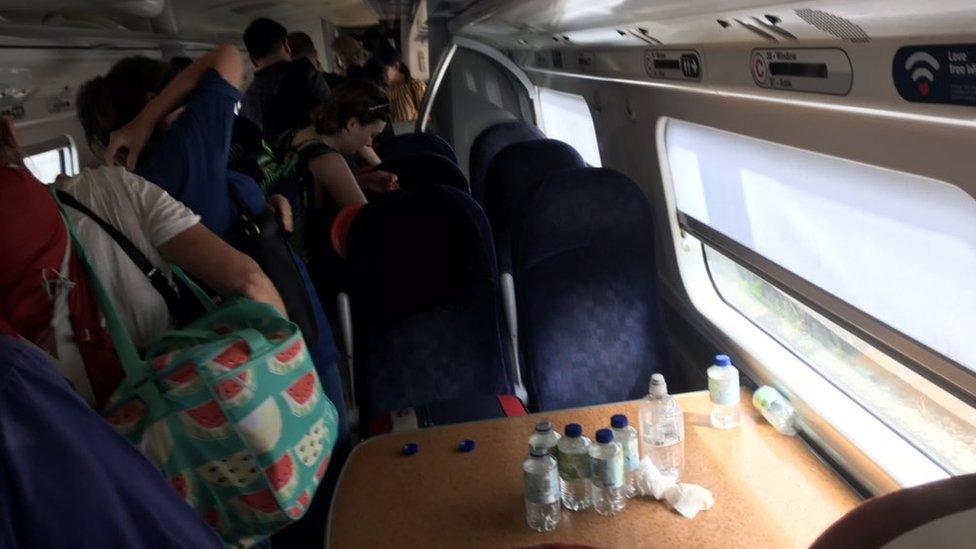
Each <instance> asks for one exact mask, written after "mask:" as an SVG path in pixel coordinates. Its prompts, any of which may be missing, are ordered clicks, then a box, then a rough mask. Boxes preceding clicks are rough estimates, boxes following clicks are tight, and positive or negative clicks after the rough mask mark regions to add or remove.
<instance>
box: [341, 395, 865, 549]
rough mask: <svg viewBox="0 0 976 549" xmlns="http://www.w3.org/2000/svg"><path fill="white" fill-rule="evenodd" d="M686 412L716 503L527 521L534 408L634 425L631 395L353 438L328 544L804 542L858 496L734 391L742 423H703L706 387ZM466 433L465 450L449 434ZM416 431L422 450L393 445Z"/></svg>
mask: <svg viewBox="0 0 976 549" xmlns="http://www.w3.org/2000/svg"><path fill="white" fill-rule="evenodd" d="M678 401H679V403H680V405H681V407H682V409H683V410H684V412H685V474H684V478H683V479H682V481H683V482H690V483H694V484H700V485H702V486H704V487H705V488H708V489H709V490H711V491H712V493H713V495H714V496H715V507H713V508H712V509H711V510H710V511H703V512H702V513H700V514H699V515H698V516H697V517H695V518H694V519H693V520H688V519H686V518H684V517H682V516H681V515H678V514H677V513H675V512H672V511H670V510H669V509H668V508H667V507H666V505H665V503H664V502H663V501H660V502H659V501H654V500H653V499H650V498H648V499H643V498H640V499H631V500H628V502H627V508H626V509H625V510H624V512H623V513H621V514H619V515H617V516H615V517H603V516H600V515H598V514H597V513H596V512H594V511H592V510H588V511H585V512H579V513H574V512H570V511H567V510H565V509H563V519H562V522H560V524H559V526H558V527H557V528H556V530H555V531H554V532H549V533H538V532H535V531H533V530H531V529H530V528H529V527H528V526H527V525H526V523H525V508H524V504H523V501H522V491H523V486H522V470H521V465H522V460H523V459H524V458H525V457H526V454H527V448H528V436H529V434H531V432H532V430H533V426H534V425H535V423H536V422H537V421H539V420H540V419H543V418H546V419H550V420H552V422H553V423H554V424H555V425H556V426H557V428H558V429H559V430H560V431H562V428H563V426H565V424H567V423H573V422H576V423H580V424H582V425H583V429H584V433H585V434H586V436H588V437H591V438H592V437H593V435H594V432H595V430H596V429H597V428H601V427H604V426H607V425H608V424H609V422H610V416H611V415H612V414H615V413H625V414H627V416H628V418H629V419H630V420H631V422H632V424H634V425H635V426H636V423H637V421H636V420H637V409H638V403H637V402H625V403H620V404H610V405H602V406H594V407H588V408H579V409H573V410H562V411H558V412H547V413H543V414H534V415H530V416H527V417H519V418H506V419H497V420H488V421H480V422H475V423H467V424H460V425H449V426H445V427H438V428H432V429H423V430H419V431H410V432H406V433H394V434H388V435H383V436H380V437H377V438H373V439H370V440H368V441H366V442H364V443H363V444H361V445H359V446H358V447H357V448H356V449H355V451H354V452H353V454H352V456H351V457H350V458H349V461H348V462H347V463H346V466H345V470H344V471H343V473H342V476H341V478H340V481H339V486H338V488H337V490H336V493H335V496H334V499H333V505H332V514H331V517H330V529H329V531H330V538H329V542H330V547H333V548H336V549H345V548H358V547H370V548H372V547H377V548H388V549H393V548H399V547H519V546H525V545H535V544H541V543H552V542H563V543H581V544H588V545H593V546H596V547H608V548H609V547H614V548H616V547H657V546H660V547H670V548H676V549H677V548H684V547H696V548H698V547H722V548H727V547H748V548H750V549H753V548H756V547H770V548H782V547H806V546H809V544H810V543H811V542H812V541H813V540H814V539H816V537H817V536H818V535H819V534H820V533H821V532H822V531H823V530H824V529H826V528H827V527H828V526H829V525H830V524H832V523H833V522H834V521H835V520H837V519H838V518H840V517H841V516H842V515H843V514H844V513H846V512H847V511H848V510H850V509H851V508H853V507H854V506H855V505H857V503H858V502H859V498H858V496H857V495H856V494H855V493H854V492H853V491H852V490H851V489H850V488H849V487H848V486H847V485H846V484H845V483H844V482H843V481H842V480H840V479H839V477H837V476H836V474H835V473H834V472H833V471H831V470H830V469H829V468H827V467H826V466H824V465H823V463H822V462H821V461H819V460H818V459H817V457H816V456H814V455H813V454H812V453H811V452H810V451H809V449H808V448H807V447H806V445H804V443H803V442H802V441H801V440H800V439H798V438H795V437H786V436H783V435H780V434H779V433H777V432H776V431H775V430H774V429H773V428H772V427H771V426H770V425H769V424H767V423H765V421H764V420H763V419H762V417H761V416H759V414H758V413H757V412H755V411H754V410H753V408H752V406H751V405H749V402H750V400H749V394H748V393H746V392H743V398H742V404H741V409H742V414H741V416H742V417H741V421H740V424H739V427H738V428H737V429H734V430H729V431H720V430H717V429H713V428H711V427H710V426H709V425H708V410H709V402H708V394H707V393H705V392H698V393H687V394H684V395H679V396H678ZM464 439H473V440H475V441H476V443H477V447H476V448H475V450H474V451H473V452H471V453H469V454H462V453H460V452H457V451H456V450H455V448H456V446H457V444H458V442H460V441H461V440H464ZM408 442H415V443H417V444H418V445H419V446H420V451H419V452H418V453H417V454H416V455H413V456H403V455H401V454H400V449H401V447H402V446H403V445H404V444H405V443H408Z"/></svg>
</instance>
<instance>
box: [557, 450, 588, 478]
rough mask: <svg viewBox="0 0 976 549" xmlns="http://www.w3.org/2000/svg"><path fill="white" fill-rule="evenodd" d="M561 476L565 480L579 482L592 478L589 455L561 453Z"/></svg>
mask: <svg viewBox="0 0 976 549" xmlns="http://www.w3.org/2000/svg"><path fill="white" fill-rule="evenodd" d="M559 476H561V477H562V478H564V479H565V480H579V479H581V478H590V456H589V454H585V453H582V454H567V453H565V452H560V453H559Z"/></svg>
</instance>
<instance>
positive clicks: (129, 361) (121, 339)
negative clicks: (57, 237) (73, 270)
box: [50, 185, 165, 418]
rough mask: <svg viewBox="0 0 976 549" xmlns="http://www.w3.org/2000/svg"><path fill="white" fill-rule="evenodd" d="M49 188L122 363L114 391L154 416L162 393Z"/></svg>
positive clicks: (162, 407) (160, 408)
mask: <svg viewBox="0 0 976 549" xmlns="http://www.w3.org/2000/svg"><path fill="white" fill-rule="evenodd" d="M50 191H51V197H52V198H54V201H55V202H56V203H57V205H58V208H59V209H60V210H61V218H62V220H63V221H64V224H65V226H66V227H67V228H68V232H69V233H70V234H71V243H72V245H73V248H74V251H75V253H76V254H78V258H79V260H81V264H82V265H84V266H85V271H86V272H87V273H88V278H89V281H90V282H91V285H92V288H94V291H95V298H96V299H97V300H98V304H99V307H100V308H101V313H102V317H103V318H104V319H105V327H106V329H107V330H108V333H109V336H111V338H112V343H113V344H114V345H115V352H116V354H117V355H118V357H119V362H120V363H121V364H122V370H123V371H124V372H125V377H124V378H123V379H122V383H121V384H120V386H119V388H118V389H116V394H122V395H131V394H135V395H137V396H139V397H140V398H141V399H142V400H143V402H145V403H146V405H147V406H148V407H149V417H152V418H157V417H159V416H160V415H161V414H162V413H163V412H165V401H164V400H163V396H162V395H161V394H160V393H159V389H157V388H156V386H155V385H154V384H153V383H152V382H151V379H150V377H149V369H148V368H147V367H146V363H145V361H143V360H142V358H141V357H140V356H139V352H138V351H136V346H135V343H133V342H132V337H131V336H130V335H129V330H128V329H127V328H126V327H125V324H123V323H122V320H121V319H119V315H118V312H117V311H116V310H115V305H113V304H112V300H111V299H110V298H109V296H108V291H107V290H106V289H105V285H104V284H102V280H101V278H99V277H98V273H96V272H95V269H94V267H92V264H91V261H90V260H89V259H88V254H86V253H85V249H84V247H82V245H81V241H80V240H79V239H78V235H77V233H76V232H75V228H74V225H73V224H72V223H71V218H70V217H68V215H67V214H66V213H65V211H64V205H62V204H61V201H59V200H58V196H57V193H56V192H55V191H56V189H55V188H54V185H51V186H50Z"/></svg>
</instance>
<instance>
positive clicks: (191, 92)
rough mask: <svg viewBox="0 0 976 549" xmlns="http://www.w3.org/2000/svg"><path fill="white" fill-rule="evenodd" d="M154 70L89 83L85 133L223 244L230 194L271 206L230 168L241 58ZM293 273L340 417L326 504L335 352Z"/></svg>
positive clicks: (220, 52)
mask: <svg viewBox="0 0 976 549" xmlns="http://www.w3.org/2000/svg"><path fill="white" fill-rule="evenodd" d="M159 64H162V65H163V67H162V71H163V73H164V75H165V74H168V71H167V69H168V67H166V66H165V64H163V63H161V62H153V61H152V60H149V59H146V58H129V59H125V60H123V61H120V62H119V63H117V64H116V65H115V67H113V68H112V70H110V71H109V73H108V74H107V75H106V76H104V77H99V78H96V79H95V80H93V81H91V82H89V83H87V84H86V85H85V86H84V87H83V88H82V89H81V91H80V92H79V98H78V102H77V103H78V105H77V108H78V113H79V117H80V118H81V121H82V125H83V126H84V127H85V133H86V134H87V136H88V140H89V143H90V144H91V145H92V147H93V150H95V151H96V155H98V152H97V151H98V150H103V151H104V155H103V156H104V157H105V160H106V162H107V163H110V164H115V163H124V164H126V165H127V166H128V167H129V169H130V170H133V169H136V168H137V167H138V172H139V173H140V175H143V176H144V177H146V179H149V180H150V181H153V182H154V183H156V184H157V185H159V186H161V187H162V188H163V189H165V190H167V191H169V193H170V194H171V195H173V197H174V198H176V199H177V200H180V201H181V202H183V203H184V204H186V205H187V206H188V207H189V208H190V209H192V210H193V211H194V212H195V213H197V214H199V215H200V217H201V219H202V222H203V224H204V225H206V226H207V227H208V228H210V229H211V230H213V231H214V232H215V233H217V234H218V235H220V236H226V235H227V234H228V232H229V231H230V230H231V228H232V227H233V225H234V223H235V222H236V220H237V218H238V210H237V206H236V205H235V200H234V199H233V198H232V197H231V193H236V194H237V195H238V196H239V197H240V198H241V201H242V202H243V203H244V205H245V207H246V208H247V209H249V210H251V212H252V213H253V214H256V215H257V214H260V213H263V212H264V211H265V208H266V207H267V206H266V204H265V202H264V197H263V194H262V193H261V189H260V188H259V187H258V186H257V184H256V183H255V182H254V180H253V179H251V178H250V177H247V176H245V175H243V174H240V173H236V172H233V171H230V170H228V169H227V157H228V152H229V148H230V136H231V127H232V125H233V121H234V107H235V105H236V103H237V102H238V101H239V100H240V98H241V92H240V86H241V83H242V81H243V72H244V67H243V64H242V62H241V55H240V53H239V52H238V51H237V50H236V49H235V48H234V47H232V46H218V47H217V48H215V49H214V50H213V51H211V52H210V53H208V54H206V55H203V56H202V57H200V58H199V59H197V60H196V61H194V62H193V64H192V65H190V66H189V67H187V68H186V69H184V70H183V71H182V72H180V73H179V74H178V75H177V76H176V77H174V78H173V79H172V81H171V82H169V83H168V84H167V80H166V78H165V77H164V76H163V75H160V70H161V69H160V67H159ZM147 145H149V149H148V150H147V151H145V152H144V149H145V148H146V147H147ZM143 157H144V158H143ZM282 201H283V199H282V200H280V201H278V202H277V204H279V207H284V206H283V205H281V204H280V203H281V202H282ZM284 202H287V201H284ZM298 266H299V269H300V272H301V275H302V278H303V281H304V285H305V287H306V289H307V290H308V292H309V295H308V300H309V304H310V305H311V307H312V310H313V312H314V315H315V323H316V325H317V327H318V330H317V331H318V341H317V342H316V343H315V344H314V345H310V350H311V354H312V359H313V361H314V362H315V367H316V370H317V371H318V373H319V378H320V380H321V382H322V386H323V388H324V389H325V391H326V393H327V394H328V396H329V398H330V399H332V402H333V403H335V405H336V408H337V409H338V411H339V433H338V439H337V442H336V447H335V450H334V451H333V455H332V460H333V464H334V465H335V467H330V468H329V473H328V475H327V476H326V479H325V480H323V484H322V487H320V489H319V491H318V494H320V495H321V497H325V498H328V497H330V495H331V490H332V488H333V487H334V482H335V475H336V474H337V473H338V470H339V469H341V464H342V462H343V461H344V459H345V455H346V453H347V452H348V449H349V441H348V435H349V433H348V426H347V425H346V410H345V406H344V405H343V403H344V402H345V400H344V397H343V391H342V382H341V379H340V377H339V370H338V366H337V362H338V359H339V353H338V350H337V349H336V345H335V341H334V339H333V336H332V331H331V329H330V327H329V323H328V321H327V320H326V317H325V312H324V310H323V309H322V304H321V302H320V301H319V299H318V295H317V294H316V293H315V290H314V286H313V284H312V281H311V279H310V277H309V276H308V272H307V271H306V270H305V268H304V265H303V264H301V262H300V261H299V262H298ZM318 499H319V497H316V500H318Z"/></svg>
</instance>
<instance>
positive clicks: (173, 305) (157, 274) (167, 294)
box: [57, 191, 185, 321]
mask: <svg viewBox="0 0 976 549" xmlns="http://www.w3.org/2000/svg"><path fill="white" fill-rule="evenodd" d="M57 193H58V200H60V201H61V203H62V204H64V205H66V206H70V207H72V208H74V209H76V210H78V211H79V212H81V213H83V214H84V215H86V216H88V217H90V218H91V220H92V221H94V222H95V223H98V226H99V227H101V228H102V229H103V230H104V231H105V232H106V233H108V235H109V236H110V237H112V240H114V241H115V243H116V244H118V246H119V248H122V251H123V252H125V255H127V256H129V259H131V260H132V263H134V264H135V266H136V267H137V268H138V269H139V270H140V271H142V274H144V275H146V278H148V279H149V283H150V284H152V285H153V288H156V291H157V292H159V295H161V296H162V297H163V301H165V302H166V308H167V309H168V310H169V314H170V316H172V317H173V318H174V319H178V321H179V320H183V317H184V313H185V307H184V303H183V300H182V299H180V296H179V294H178V293H177V292H176V290H175V289H174V288H173V286H172V285H171V284H170V282H169V279H168V278H166V275H165V274H163V271H161V270H160V269H159V268H158V267H156V266H155V265H153V264H152V262H151V261H149V258H147V257H146V254H144V253H142V251H141V250H139V248H137V247H136V245H135V244H133V243H132V241H131V240H129V239H128V238H127V237H126V236H125V235H124V234H122V232H121V231H119V230H118V229H116V228H115V227H114V226H113V225H111V224H110V223H108V222H107V221H105V220H104V219H102V218H100V217H98V215H96V214H95V212H93V211H91V210H90V209H89V208H88V206H85V205H84V204H82V203H81V202H79V201H78V199H77V198H75V197H74V196H72V195H70V194H68V193H66V192H64V191H57Z"/></svg>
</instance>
